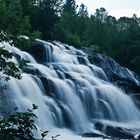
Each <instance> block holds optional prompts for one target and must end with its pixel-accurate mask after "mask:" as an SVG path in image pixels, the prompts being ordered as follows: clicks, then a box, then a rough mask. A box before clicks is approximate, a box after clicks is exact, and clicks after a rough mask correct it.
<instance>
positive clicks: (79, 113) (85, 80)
mask: <svg viewBox="0 0 140 140" xmlns="http://www.w3.org/2000/svg"><path fill="white" fill-rule="evenodd" d="M38 41H40V42H42V43H44V46H45V49H46V65H45V64H44V65H42V64H39V63H37V62H36V61H35V59H34V58H33V57H32V56H31V55H30V54H28V53H26V52H23V51H20V50H19V49H17V48H15V47H11V46H9V45H8V44H7V43H5V46H6V49H8V50H10V51H11V52H13V53H16V54H18V55H19V56H20V57H21V58H23V59H25V60H28V61H29V63H28V66H29V67H33V68H34V69H35V70H36V71H38V72H37V73H39V76H38V74H36V75H31V74H26V73H22V79H21V80H17V79H14V78H12V79H11V80H10V81H9V83H8V88H7V90H6V91H5V92H6V93H5V96H6V98H4V100H3V101H2V102H1V104H0V107H1V108H4V109H3V110H5V111H9V107H10V110H11V109H12V108H13V109H14V107H18V110H20V111H25V110H26V109H27V108H30V107H31V105H32V104H36V105H38V106H39V109H38V110H37V111H36V114H37V116H38V118H39V119H38V120H37V124H38V127H40V129H41V128H44V129H49V130H51V129H54V128H68V129H70V130H73V131H75V132H77V133H83V132H86V131H92V130H93V129H94V122H95V121H97V120H102V121H110V122H117V123H126V124H127V125H128V124H131V125H132V126H133V127H136V128H137V129H140V127H138V126H137V125H136V124H137V123H138V122H139V121H140V111H139V110H138V108H137V107H136V106H135V104H134V102H133V100H132V99H131V98H130V97H129V96H128V95H126V94H125V93H124V91H122V90H121V89H120V88H118V87H116V86H114V85H113V84H111V83H110V82H109V80H108V78H107V76H106V74H105V73H104V71H103V70H102V69H101V68H99V67H97V66H95V65H93V64H90V62H89V61H88V58H87V55H86V54H85V53H84V52H82V51H81V50H77V49H75V48H73V47H72V46H68V45H65V44H62V43H59V42H54V43H50V42H45V41H41V40H38ZM78 58H82V59H83V61H84V64H81V63H80V61H79V59H78ZM13 61H14V62H16V63H17V62H18V60H17V61H16V58H13ZM41 78H44V79H45V81H46V82H45V83H42V81H41ZM5 102H6V103H7V106H3V105H4V103H5Z"/></svg>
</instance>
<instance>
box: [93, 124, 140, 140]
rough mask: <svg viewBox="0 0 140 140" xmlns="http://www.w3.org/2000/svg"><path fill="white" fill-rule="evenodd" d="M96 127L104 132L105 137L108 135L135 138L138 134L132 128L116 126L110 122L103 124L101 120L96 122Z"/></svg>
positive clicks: (110, 136)
mask: <svg viewBox="0 0 140 140" xmlns="http://www.w3.org/2000/svg"><path fill="white" fill-rule="evenodd" d="M95 129H97V130H98V131H100V132H102V133H104V134H105V136H104V137H107V138H109V139H115V138H118V139H134V138H135V135H136V134H134V133H133V132H132V131H131V130H129V129H126V128H124V127H115V126H112V125H110V124H103V123H101V122H96V123H95ZM136 139H138V138H136Z"/></svg>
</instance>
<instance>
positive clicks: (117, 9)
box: [76, 0, 140, 18]
mask: <svg viewBox="0 0 140 140" xmlns="http://www.w3.org/2000/svg"><path fill="white" fill-rule="evenodd" d="M76 3H77V4H78V5H80V4H81V3H84V4H85V5H86V6H87V7H88V12H89V13H90V14H94V13H95V10H96V9H97V8H100V7H104V8H105V9H106V10H107V11H108V12H109V15H112V16H115V17H116V18H119V17H121V16H127V17H132V15H133V14H134V13H135V14H137V16H138V17H140V0H76Z"/></svg>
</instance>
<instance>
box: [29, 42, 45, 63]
mask: <svg viewBox="0 0 140 140" xmlns="http://www.w3.org/2000/svg"><path fill="white" fill-rule="evenodd" d="M28 51H29V52H30V53H31V54H32V55H33V56H34V57H35V58H36V60H37V61H38V62H43V61H44V59H45V46H44V43H42V42H38V41H35V42H34V43H33V44H32V45H31V46H30V48H29V50H28Z"/></svg>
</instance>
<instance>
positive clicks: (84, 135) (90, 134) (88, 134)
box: [81, 132, 105, 137]
mask: <svg viewBox="0 0 140 140" xmlns="http://www.w3.org/2000/svg"><path fill="white" fill-rule="evenodd" d="M81 136H82V137H105V136H104V135H102V134H98V133H95V132H91V133H84V134H82V135H81Z"/></svg>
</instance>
